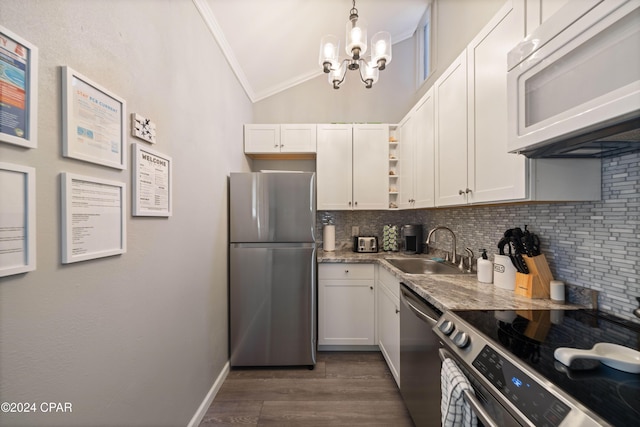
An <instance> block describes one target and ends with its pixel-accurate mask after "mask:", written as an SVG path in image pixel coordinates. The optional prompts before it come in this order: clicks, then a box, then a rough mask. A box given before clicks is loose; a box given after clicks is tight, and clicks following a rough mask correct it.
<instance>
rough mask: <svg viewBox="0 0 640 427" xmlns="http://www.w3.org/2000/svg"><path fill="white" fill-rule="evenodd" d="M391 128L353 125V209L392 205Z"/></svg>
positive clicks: (381, 207) (382, 207) (385, 207)
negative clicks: (390, 169) (390, 171)
mask: <svg viewBox="0 0 640 427" xmlns="http://www.w3.org/2000/svg"><path fill="white" fill-rule="evenodd" d="M388 194H389V126H388V125H354V126H353V209H360V210H364V209H387V208H388V206H389V197H388Z"/></svg>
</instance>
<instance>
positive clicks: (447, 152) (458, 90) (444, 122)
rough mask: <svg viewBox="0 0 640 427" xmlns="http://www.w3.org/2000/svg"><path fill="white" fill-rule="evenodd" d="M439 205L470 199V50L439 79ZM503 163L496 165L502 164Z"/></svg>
mask: <svg viewBox="0 0 640 427" xmlns="http://www.w3.org/2000/svg"><path fill="white" fill-rule="evenodd" d="M434 87H435V102H436V115H435V116H436V126H435V132H436V177H435V183H436V189H435V196H436V206H446V205H460V204H465V203H466V201H467V195H466V192H465V191H466V189H467V56H466V51H465V52H462V54H461V55H460V56H458V58H456V60H455V61H454V62H453V64H451V65H450V66H449V68H447V69H446V70H445V72H444V73H443V74H442V76H440V78H439V79H438V80H437V81H436V82H435V84H434ZM498 166H499V165H496V167H498Z"/></svg>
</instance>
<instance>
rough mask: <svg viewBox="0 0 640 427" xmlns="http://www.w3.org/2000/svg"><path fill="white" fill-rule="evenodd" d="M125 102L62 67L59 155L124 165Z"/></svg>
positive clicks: (71, 70)
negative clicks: (60, 144)
mask: <svg viewBox="0 0 640 427" xmlns="http://www.w3.org/2000/svg"><path fill="white" fill-rule="evenodd" d="M125 123H126V102H125V100H124V99H123V98H121V97H119V96H118V95H116V94H114V93H113V92H110V91H108V90H107V89H105V88H104V87H102V86H100V85H99V84H97V83H95V82H93V81H92V80H90V79H89V78H87V77H85V76H83V75H82V74H80V73H78V72H77V71H75V70H73V69H72V68H70V67H68V66H63V67H62V155H63V156H64V157H70V158H74V159H78V160H83V161H85V162H90V163H96V164H99V165H103V166H108V167H111V168H115V169H126V161H127V150H126V149H125V148H126V130H125V129H126V126H125Z"/></svg>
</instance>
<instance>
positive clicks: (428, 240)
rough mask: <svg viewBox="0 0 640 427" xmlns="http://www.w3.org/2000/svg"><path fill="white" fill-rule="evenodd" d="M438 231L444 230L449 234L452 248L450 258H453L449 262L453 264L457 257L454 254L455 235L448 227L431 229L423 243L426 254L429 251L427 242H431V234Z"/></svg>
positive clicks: (440, 226)
mask: <svg viewBox="0 0 640 427" xmlns="http://www.w3.org/2000/svg"><path fill="white" fill-rule="evenodd" d="M438 230H446V231H448V232H449V233H451V239H452V241H451V247H452V249H453V250H452V251H451V258H453V259H452V260H451V261H452V262H453V263H454V264H455V263H456V262H457V260H458V255H457V254H456V235H455V233H454V232H453V230H451V229H450V228H449V227H444V226H442V225H439V226H438V227H436V228H433V229H431V231H429V234H428V235H427V241H426V242H424V243H425V245H426V252H428V251H429V242H430V241H431V236H432V235H433V233H435V232H436V231H438Z"/></svg>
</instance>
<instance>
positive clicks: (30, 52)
mask: <svg viewBox="0 0 640 427" xmlns="http://www.w3.org/2000/svg"><path fill="white" fill-rule="evenodd" d="M0 141H4V142H8V143H10V144H15V145H21V146H23V147H28V148H36V147H37V146H38V48H37V47H35V46H34V45H32V44H31V43H29V42H28V41H26V40H25V39H23V38H21V37H19V36H18V35H16V34H14V33H12V32H11V31H9V30H8V29H6V28H5V27H3V26H1V25H0Z"/></svg>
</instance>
